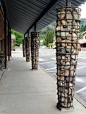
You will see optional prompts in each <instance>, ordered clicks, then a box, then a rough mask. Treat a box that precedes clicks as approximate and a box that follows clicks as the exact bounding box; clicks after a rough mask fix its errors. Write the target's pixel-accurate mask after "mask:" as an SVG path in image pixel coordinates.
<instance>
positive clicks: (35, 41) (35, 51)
mask: <svg viewBox="0 0 86 114" xmlns="http://www.w3.org/2000/svg"><path fill="white" fill-rule="evenodd" d="M38 57H39V33H38V32H31V60H32V70H33V69H38Z"/></svg>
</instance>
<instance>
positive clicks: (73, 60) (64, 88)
mask: <svg viewBox="0 0 86 114" xmlns="http://www.w3.org/2000/svg"><path fill="white" fill-rule="evenodd" d="M66 4H67V7H62V8H59V9H58V10H57V24H56V58H57V59H56V61H57V62H56V63H57V91H58V92H57V95H58V103H57V108H58V109H59V110H72V109H73V97H74V85H75V76H76V66H77V58H78V39H79V34H80V25H79V23H80V9H79V8H76V7H72V6H71V0H66Z"/></svg>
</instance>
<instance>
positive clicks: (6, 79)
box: [0, 57, 86, 114]
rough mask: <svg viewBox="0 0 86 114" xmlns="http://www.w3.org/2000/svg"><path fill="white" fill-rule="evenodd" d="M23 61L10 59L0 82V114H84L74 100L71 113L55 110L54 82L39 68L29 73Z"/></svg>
mask: <svg viewBox="0 0 86 114" xmlns="http://www.w3.org/2000/svg"><path fill="white" fill-rule="evenodd" d="M30 66H31V65H30V64H29V63H26V62H25V60H24V58H22V57H20V58H18V57H16V58H12V59H11V61H10V62H9V63H8V70H6V71H5V73H4V76H3V78H2V80H1V82H0V114H86V109H85V108H84V107H83V106H82V105H81V104H80V103H79V102H77V101H76V100H75V99H74V107H75V109H74V111H72V112H61V111H59V110H58V109H57V108H56V102H57V96H56V82H55V80H54V79H53V78H52V77H51V76H49V75H48V74H47V73H46V72H45V71H43V70H42V69H41V68H39V70H37V71H32V70H31V67H30Z"/></svg>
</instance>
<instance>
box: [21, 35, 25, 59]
mask: <svg viewBox="0 0 86 114" xmlns="http://www.w3.org/2000/svg"><path fill="white" fill-rule="evenodd" d="M25 40H26V38H25V34H24V40H23V41H22V48H23V57H25V56H26V41H25Z"/></svg>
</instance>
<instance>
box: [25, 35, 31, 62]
mask: <svg viewBox="0 0 86 114" xmlns="http://www.w3.org/2000/svg"><path fill="white" fill-rule="evenodd" d="M26 62H30V37H27V38H26Z"/></svg>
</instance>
